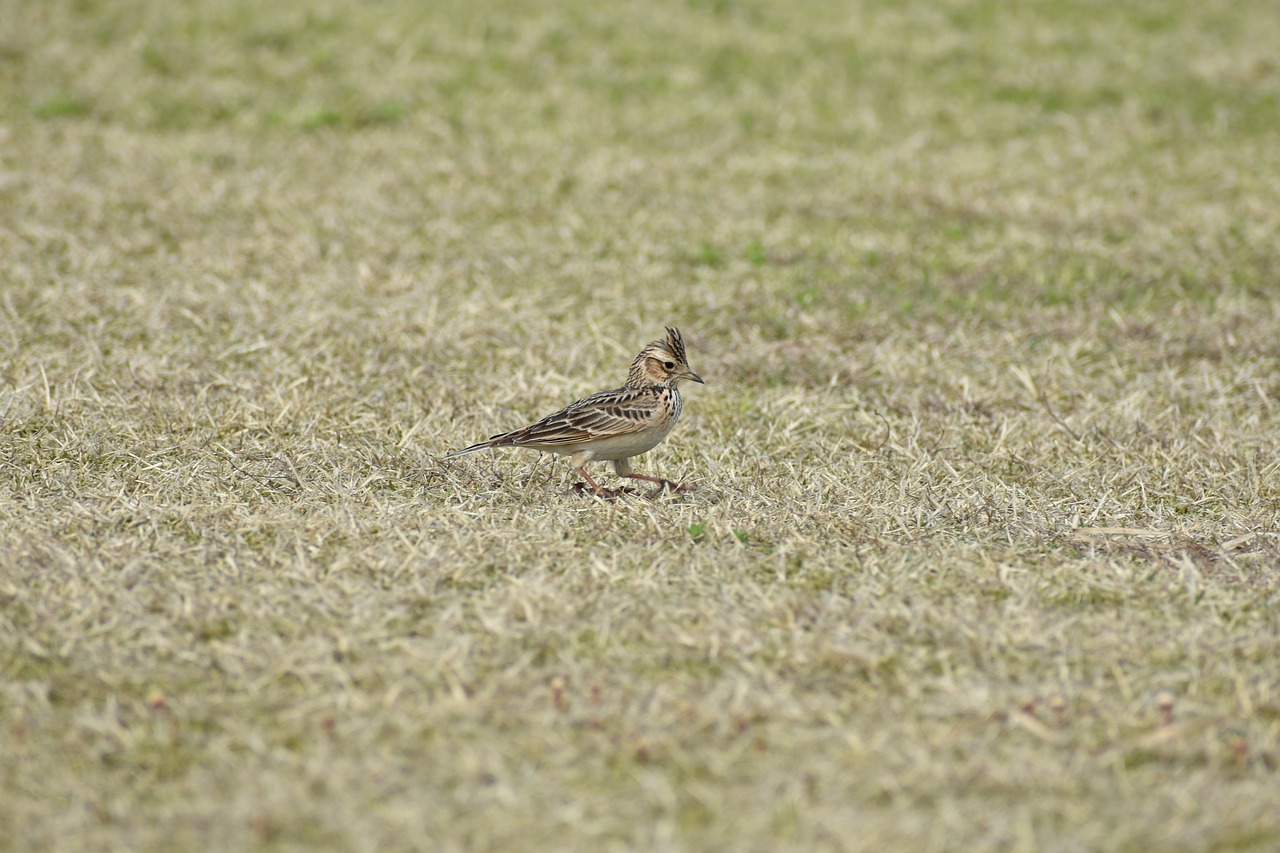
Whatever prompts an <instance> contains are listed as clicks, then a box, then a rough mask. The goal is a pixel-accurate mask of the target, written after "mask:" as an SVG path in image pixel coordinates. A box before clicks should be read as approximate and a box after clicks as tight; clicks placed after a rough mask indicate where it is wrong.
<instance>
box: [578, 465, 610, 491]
mask: <svg viewBox="0 0 1280 853" xmlns="http://www.w3.org/2000/svg"><path fill="white" fill-rule="evenodd" d="M577 471H578V473H579V474H581V475H582V479H584V480H586V481H587V482H588V483H590V484H591V488H593V489H595V490H596V494H597V495H599V496H600V497H602V498H607V497H609V493H608V492H606V491H605V490H604V489H602V488H600V484H599V483H597V482H596V481H595V480H593V479H591V475H590V474H588V473H587V466H585V465H579V466H578V468H577Z"/></svg>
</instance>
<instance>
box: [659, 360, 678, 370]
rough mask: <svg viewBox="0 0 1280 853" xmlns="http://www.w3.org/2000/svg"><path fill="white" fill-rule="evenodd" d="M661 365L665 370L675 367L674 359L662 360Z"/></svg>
mask: <svg viewBox="0 0 1280 853" xmlns="http://www.w3.org/2000/svg"><path fill="white" fill-rule="evenodd" d="M662 366H663V367H665V368H666V369H667V370H675V369H676V363H675V362H674V361H664V362H662Z"/></svg>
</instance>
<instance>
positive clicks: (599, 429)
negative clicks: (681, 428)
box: [486, 388, 659, 447]
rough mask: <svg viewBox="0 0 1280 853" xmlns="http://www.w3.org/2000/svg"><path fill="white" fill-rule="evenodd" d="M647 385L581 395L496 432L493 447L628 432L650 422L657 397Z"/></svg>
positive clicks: (546, 443) (569, 441) (572, 441)
mask: <svg viewBox="0 0 1280 853" xmlns="http://www.w3.org/2000/svg"><path fill="white" fill-rule="evenodd" d="M646 391H648V389H635V388H618V389H616V390H613V391H601V392H600V393H598V394H592V395H591V396H590V397H584V398H582V399H581V400H579V401H577V402H576V403H573V404H571V405H569V406H567V407H565V408H563V409H561V410H560V411H558V412H556V413H555V414H552V415H547V416H546V417H545V418H543V419H542V420H540V421H538V422H537V423H535V424H530V425H529V426H527V427H524V428H523V429H518V430H516V431H514V432H508V433H504V434H502V435H495V436H494V437H493V438H491V439H489V441H488V442H486V443H488V444H490V445H491V446H493V447H502V446H516V447H538V446H562V445H571V444H580V443H583V442H587V441H591V440H593V439H597V438H608V437H610V436H616V435H629V434H630V433H634V432H640V431H641V430H644V429H647V428H648V427H650V426H652V425H653V421H654V418H655V416H656V415H657V414H658V411H659V409H658V405H657V398H656V396H655V395H654V394H653V393H652V392H649V393H644V392H646Z"/></svg>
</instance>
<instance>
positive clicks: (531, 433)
mask: <svg viewBox="0 0 1280 853" xmlns="http://www.w3.org/2000/svg"><path fill="white" fill-rule="evenodd" d="M682 379H689V380H692V381H693V382H702V377H700V376H698V374H696V373H694V372H693V371H692V370H690V369H689V362H688V358H687V356H686V353H685V348H684V339H683V338H682V337H681V336H680V331H679V330H678V329H675V328H671V327H668V328H667V337H666V338H665V339H664V340H660V341H653V342H652V343H650V344H649V345H648V346H646V347H645V348H644V349H643V350H641V351H640V354H639V355H637V356H636V358H635V361H633V362H632V363H631V370H630V371H629V372H628V374H627V382H626V384H625V385H623V386H622V387H621V388H615V389H613V390H610V391H600V392H598V393H596V394H592V395H591V396H589V397H583V398H582V399H581V400H578V401H577V402H575V403H571V404H569V405H568V406H566V407H565V408H563V409H561V410H560V411H558V412H556V413H554V414H551V415H547V416H546V417H545V418H543V419H542V420H540V421H538V422H537V423H532V424H529V425H528V426H526V427H523V428H521V429H518V430H514V431H513V432H505V433H501V434H500V435H495V436H493V437H492V438H490V439H488V440H487V441H482V442H479V443H478V444H473V445H471V446H470V447H464V448H463V449H462V450H458V451H455V452H453V453H450V454H449V455H448V456H446V457H445V458H446V459H452V458H454V457H456V456H464V455H466V454H468V453H476V452H477V451H480V450H490V449H492V448H495V447H531V448H533V449H535V450H544V451H548V452H550V453H559V454H562V455H565V456H569V457H570V462H571V463H572V465H573V467H574V468H576V469H577V470H578V473H579V474H581V475H582V476H583V478H584V479H585V480H586V481H587V482H588V483H590V484H591V487H592V488H593V489H595V491H596V493H597V494H599V495H605V494H606V492H605V490H604V489H602V488H601V487H600V484H599V483H597V482H596V481H595V480H594V479H592V478H591V475H590V474H588V473H587V470H586V464H587V463H588V462H592V461H596V460H607V461H611V462H613V467H614V470H615V471H617V472H618V475H619V476H621V477H630V478H632V479H636V480H648V481H649V482H651V483H658V484H659V490H661V489H662V488H666V487H668V486H674V484H673V483H671V482H670V481H668V480H664V479H662V478H661V477H650V476H648V475H646V474H637V473H636V472H634V471H632V470H631V464H630V462H629V461H628V460H630V459H631V458H632V457H633V456H639V455H640V454H641V453H644V452H645V451H646V450H650V449H652V448H654V447H655V446H657V445H658V443H659V442H661V441H662V440H663V439H664V438H666V437H667V433H669V432H671V429H672V427H674V426H675V425H676V420H677V419H678V418H679V417H680V410H681V400H680V389H679V388H678V387H677V383H679V382H680V381H681V380H682Z"/></svg>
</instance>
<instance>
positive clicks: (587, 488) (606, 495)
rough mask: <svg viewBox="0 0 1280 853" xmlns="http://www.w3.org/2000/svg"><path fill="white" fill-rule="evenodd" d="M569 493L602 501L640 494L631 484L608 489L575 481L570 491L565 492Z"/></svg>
mask: <svg viewBox="0 0 1280 853" xmlns="http://www.w3.org/2000/svg"><path fill="white" fill-rule="evenodd" d="M565 494H569V495H580V496H583V497H597V498H599V499H600V500H602V501H616V500H617V499H618V498H620V497H623V496H624V495H626V496H629V497H634V496H635V495H637V494H638V492H636V490H635V489H633V488H631V487H630V486H619V487H618V488H616V489H606V488H604V487H603V486H594V487H593V486H591V485H588V484H587V483H582V482H578V483H574V484H573V485H572V486H571V487H570V488H569V491H567V492H565Z"/></svg>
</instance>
